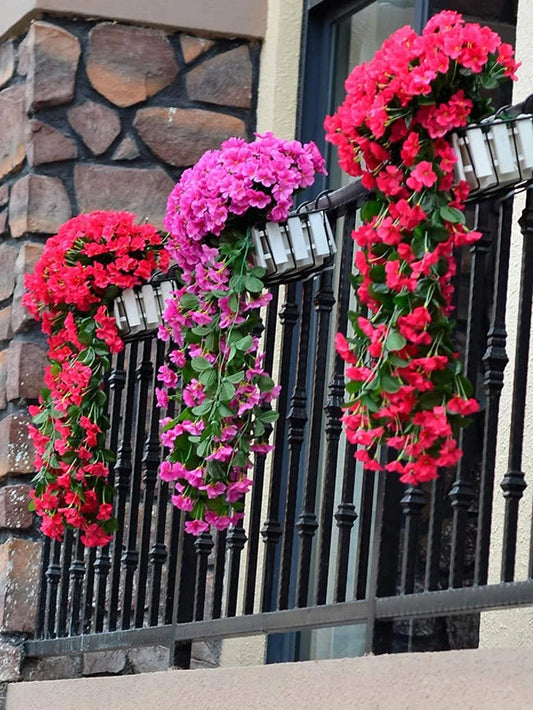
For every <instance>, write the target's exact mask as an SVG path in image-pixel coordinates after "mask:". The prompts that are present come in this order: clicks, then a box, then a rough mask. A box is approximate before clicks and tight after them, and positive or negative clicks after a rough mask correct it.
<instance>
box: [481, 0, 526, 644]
mask: <svg viewBox="0 0 533 710" xmlns="http://www.w3.org/2000/svg"><path fill="white" fill-rule="evenodd" d="M532 36H533V3H532V2H531V0H520V3H519V8H518V24H517V35H516V55H517V58H518V59H519V61H521V62H522V66H521V67H520V69H519V71H518V76H519V79H518V81H517V82H516V84H515V86H514V91H513V103H517V102H519V101H522V100H523V99H525V98H526V97H527V96H528V95H529V94H531V93H533V43H532V42H531V37H532ZM524 202H525V200H524V195H520V196H518V197H517V198H516V200H515V208H514V217H513V221H514V225H515V226H514V229H513V234H512V238H511V256H510V265H509V286H508V290H507V314H506V319H507V333H508V338H507V353H508V356H509V364H508V365H507V369H506V372H505V386H504V389H503V391H502V398H501V404H500V422H499V435H498V447H497V460H496V480H495V492H494V512H493V528H492V538H491V559H490V569H489V582H499V580H500V568H501V551H502V537H503V523H504V499H503V495H502V490H501V488H500V483H501V480H502V478H503V476H504V475H505V472H506V471H507V465H508V464H507V460H508V453H509V434H510V423H511V411H512V388H511V385H512V376H513V369H514V357H515V346H516V327H517V310H518V296H519V286H520V264H521V255H522V243H523V237H522V235H521V233H520V229H519V227H518V224H517V221H518V219H519V217H520V215H521V213H522V210H523V209H524ZM529 363H530V365H529V370H530V372H529V380H530V381H529V383H528V385H527V407H526V426H525V432H524V452H523V458H522V470H523V471H524V472H525V475H526V482H527V483H528V487H527V488H526V490H525V492H524V497H523V498H522V500H521V503H520V515H519V527H518V543H517V546H518V551H517V559H516V579H517V580H524V579H527V566H528V555H529V536H530V531H531V512H532V505H533V466H532V462H533V345H532V347H531V348H530V356H529ZM521 386H523V383H522V384H521ZM480 646H482V647H494V646H498V647H505V646H533V608H531V607H529V608H525V609H514V610H506V611H498V612H491V613H486V614H483V615H482V619H481V629H480Z"/></svg>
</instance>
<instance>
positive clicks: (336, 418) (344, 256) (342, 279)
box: [315, 205, 357, 604]
mask: <svg viewBox="0 0 533 710" xmlns="http://www.w3.org/2000/svg"><path fill="white" fill-rule="evenodd" d="M356 210H357V206H356V205H354V206H353V208H352V209H351V210H350V212H349V213H348V214H347V215H346V216H345V218H344V224H343V231H342V241H341V243H340V244H339V249H340V250H341V263H340V273H339V286H338V293H337V313H336V321H335V331H336V332H337V333H346V330H347V328H348V309H349V307H350V291H351V289H350V275H351V272H352V263H353V243H354V242H353V239H352V230H353V228H354V225H355V213H356ZM328 391H329V396H328V400H327V403H326V425H325V431H326V453H325V472H324V479H323V481H322V496H321V500H322V503H321V509H320V526H319V528H320V534H319V545H318V581H317V590H316V598H315V601H316V603H317V604H325V603H326V598H327V591H328V574H329V562H330V555H331V535H332V527H333V506H334V503H335V482H336V479H337V466H338V458H339V440H340V437H341V434H342V424H341V421H340V417H341V414H342V409H341V405H342V403H343V402H344V397H345V392H344V360H343V359H342V358H341V357H340V355H339V354H338V353H335V360H334V370H333V375H332V377H331V379H330V382H329V387H328ZM354 468H355V467H354V466H352V470H351V479H352V484H351V485H352V490H351V496H350V498H353V472H354ZM344 483H345V480H343V494H349V493H350V490H349V488H348V489H346V488H345V486H344ZM345 502H346V503H347V504H348V505H349V502H348V501H347V499H346V498H344V496H343V498H342V503H341V505H344V503H345ZM339 509H340V506H339ZM350 512H351V515H350ZM346 513H347V514H348V515H347V517H345V515H346ZM337 516H339V511H337V515H336V516H335V517H336V520H337V523H338V524H339V522H340V525H339V538H340V537H341V530H343V531H345V532H344V535H343V536H342V545H343V550H342V557H341V559H340V565H341V566H340V567H339V566H337V582H338V581H339V576H338V575H339V574H340V575H341V576H342V575H343V569H344V564H345V563H344V560H346V562H347V561H348V560H347V558H348V554H347V552H348V550H347V549H346V545H347V544H348V545H349V542H350V534H351V529H352V526H353V523H354V521H355V507H354V506H353V503H352V511H349V510H348V509H346V510H343V511H342V512H341V513H340V517H337ZM346 533H347V534H346ZM340 544H341V542H340V541H339V547H340ZM338 551H339V548H338ZM337 561H338V562H339V559H338V560H337ZM346 570H347V567H346ZM345 579H346V578H345ZM341 586H342V584H341ZM338 591H341V590H339V589H336V591H335V594H337V592H338Z"/></svg>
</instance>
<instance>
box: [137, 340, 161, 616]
mask: <svg viewBox="0 0 533 710" xmlns="http://www.w3.org/2000/svg"><path fill="white" fill-rule="evenodd" d="M164 357H165V344H164V343H163V342H161V341H160V340H158V341H156V362H155V368H154V381H153V384H152V408H151V416H150V436H149V438H148V441H147V442H146V448H145V452H144V457H143V460H142V463H143V467H144V475H143V479H142V480H143V482H144V504H143V518H142V533H141V549H140V558H139V574H138V578H137V602H136V604H135V626H137V627H140V626H142V625H143V623H144V611H145V610H144V606H145V601H146V593H147V589H146V586H147V582H148V563H149V557H148V555H149V549H150V537H151V532H152V513H153V507H154V491H155V485H156V482H157V471H158V469H159V463H160V451H161V446H160V443H159V416H160V412H159V407H158V406H157V399H156V395H155V388H156V385H157V373H158V371H159V368H160V367H161V365H162V364H163V360H164Z"/></svg>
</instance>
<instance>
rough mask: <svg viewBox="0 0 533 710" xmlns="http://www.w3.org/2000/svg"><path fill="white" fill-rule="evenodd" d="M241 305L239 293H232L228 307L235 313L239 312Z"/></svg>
mask: <svg viewBox="0 0 533 710" xmlns="http://www.w3.org/2000/svg"><path fill="white" fill-rule="evenodd" d="M239 306H240V298H239V296H238V294H236V293H232V294H231V296H230V297H229V300H228V308H229V309H230V311H232V312H233V313H238V311H239Z"/></svg>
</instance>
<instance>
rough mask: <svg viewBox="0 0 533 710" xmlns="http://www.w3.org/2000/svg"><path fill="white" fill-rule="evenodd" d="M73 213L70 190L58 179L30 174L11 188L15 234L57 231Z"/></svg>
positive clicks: (11, 224) (10, 207) (10, 208)
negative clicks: (69, 195) (68, 193)
mask: <svg viewBox="0 0 533 710" xmlns="http://www.w3.org/2000/svg"><path fill="white" fill-rule="evenodd" d="M71 216H72V209H71V205H70V200H69V197H68V195H67V191H66V190H65V186H64V185H63V183H62V182H61V180H59V179H58V178H54V177H48V176H46V175H26V177H23V178H22V179H21V180H18V181H17V182H16V183H15V184H14V185H13V187H12V189H11V196H10V199H9V226H10V228H11V236H13V237H21V236H22V235H23V234H28V233H35V232H37V233H39V232H40V233H44V234H54V233H55V232H57V230H58V229H59V227H60V226H61V225H62V224H63V222H66V221H67V220H68V219H70V217H71Z"/></svg>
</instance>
